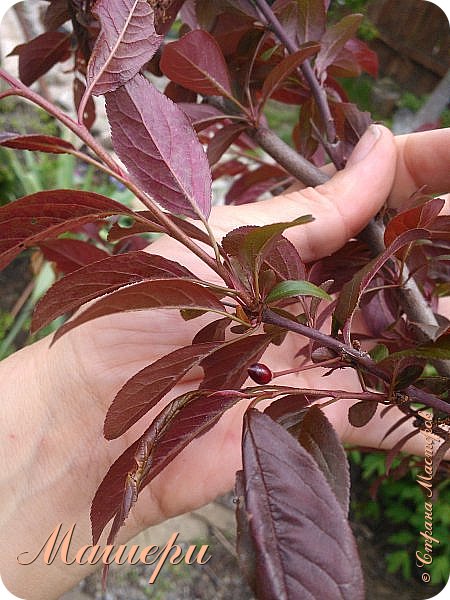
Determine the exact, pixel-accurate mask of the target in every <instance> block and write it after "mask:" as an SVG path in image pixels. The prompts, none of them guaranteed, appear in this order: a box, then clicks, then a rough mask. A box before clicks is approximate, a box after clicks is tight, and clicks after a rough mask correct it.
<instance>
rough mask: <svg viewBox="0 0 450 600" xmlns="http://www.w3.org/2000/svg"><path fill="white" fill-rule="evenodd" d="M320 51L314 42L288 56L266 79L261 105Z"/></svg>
mask: <svg viewBox="0 0 450 600" xmlns="http://www.w3.org/2000/svg"><path fill="white" fill-rule="evenodd" d="M319 49H320V45H319V44H317V43H314V42H307V43H306V44H304V45H303V47H302V48H300V49H299V50H297V52H295V53H294V54H290V55H289V56H286V58H284V59H283V60H282V61H281V62H280V63H279V64H278V65H277V66H276V67H275V68H274V69H272V71H271V72H270V73H269V75H268V77H267V78H266V79H265V81H264V84H263V87H262V91H261V93H262V98H261V103H262V105H264V104H265V103H266V101H267V100H268V99H269V98H270V97H271V96H272V95H273V94H274V93H275V91H276V90H277V89H278V88H279V87H280V86H281V85H282V83H283V82H284V81H285V80H286V79H287V78H288V77H289V75H291V73H293V72H294V71H295V70H296V69H297V67H299V66H300V65H301V64H302V63H303V62H305V60H307V59H308V58H310V57H311V56H313V55H314V54H316V53H317V52H318V51H319Z"/></svg>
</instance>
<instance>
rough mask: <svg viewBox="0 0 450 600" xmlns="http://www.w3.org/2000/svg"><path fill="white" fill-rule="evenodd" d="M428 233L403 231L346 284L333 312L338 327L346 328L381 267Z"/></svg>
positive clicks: (415, 230)
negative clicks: (405, 247) (401, 249)
mask: <svg viewBox="0 0 450 600" xmlns="http://www.w3.org/2000/svg"><path fill="white" fill-rule="evenodd" d="M429 237H430V233H429V232H428V231H426V230H425V229H413V230H411V231H405V232H404V233H402V234H401V235H399V236H398V237H397V239H396V240H395V241H394V242H393V243H392V244H391V245H390V246H389V248H387V249H386V250H385V251H384V252H383V253H382V254H380V255H379V256H378V257H377V258H375V259H373V260H372V261H370V263H368V264H367V265H366V266H365V267H363V268H362V269H361V270H360V271H358V273H356V275H355V276H354V277H353V279H351V280H350V281H349V282H347V283H346V284H345V285H344V287H343V288H342V291H341V293H340V295H339V300H338V303H337V306H336V310H335V312H334V319H335V321H336V323H337V324H338V326H339V327H343V326H344V325H345V326H346V327H348V326H349V325H350V324H351V321H352V319H353V315H354V312H355V310H356V308H357V306H358V304H359V301H360V299H361V296H362V294H363V293H364V292H365V291H366V289H367V287H368V285H369V283H370V282H371V281H372V279H373V278H374V277H375V275H376V274H377V273H378V271H379V270H380V269H381V268H382V266H383V265H384V264H385V263H386V262H387V261H388V260H389V259H390V258H391V257H392V256H393V255H394V254H395V253H396V252H397V251H398V250H400V248H403V246H405V245H407V244H410V243H412V242H414V241H417V240H420V239H427V238H429Z"/></svg>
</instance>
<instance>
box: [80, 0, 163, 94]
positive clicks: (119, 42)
mask: <svg viewBox="0 0 450 600" xmlns="http://www.w3.org/2000/svg"><path fill="white" fill-rule="evenodd" d="M93 13H94V14H95V15H96V16H97V17H98V19H99V21H100V24H101V31H100V33H99V35H98V37H97V40H96V42H95V46H94V49H93V50H92V54H91V58H90V60H89V63H88V67H87V75H86V79H87V85H88V89H89V91H90V92H91V93H92V94H95V95H99V94H105V93H106V92H113V91H114V90H116V89H117V88H118V87H120V86H121V85H123V84H125V83H126V82H127V81H129V80H130V79H132V78H133V77H134V76H135V75H136V74H137V73H139V71H140V70H141V69H142V67H143V66H144V65H145V64H146V63H147V62H148V61H149V60H150V59H151V58H152V56H153V55H154V54H155V52H156V51H157V50H158V48H159V46H160V45H161V42H162V39H163V38H162V36H160V35H158V34H157V33H156V31H155V27H154V14H153V10H152V8H151V7H150V5H149V3H148V2H146V1H145V0H115V2H114V3H112V2H111V1H110V0H97V2H96V3H95V5H94V7H93Z"/></svg>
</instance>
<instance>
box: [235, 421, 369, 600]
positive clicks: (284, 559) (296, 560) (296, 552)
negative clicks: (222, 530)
mask: <svg viewBox="0 0 450 600" xmlns="http://www.w3.org/2000/svg"><path fill="white" fill-rule="evenodd" d="M242 445H243V462H244V478H245V488H244V489H245V491H244V497H245V506H246V512H247V514H248V518H249V526H250V534H251V537H252V540H253V544H254V547H255V551H256V577H255V581H256V589H255V593H256V596H257V597H258V598H261V599H262V600H265V599H267V600H269V599H271V600H272V599H274V598H277V600H278V599H279V600H282V599H285V600H287V599H288V598H307V597H309V598H342V599H348V600H350V599H351V600H362V598H363V597H364V589H363V579H362V573H361V568H360V565H359V560H358V554H357V550H356V544H355V541H354V539H353V536H352V533H351V529H350V526H349V524H348V522H347V520H346V518H345V515H344V512H343V511H342V509H341V506H340V505H339V502H338V500H337V499H336V497H335V495H334V493H333V491H332V490H331V488H330V486H329V484H328V482H327V481H326V479H325V477H324V475H323V473H322V472H321V471H320V469H319V468H318V466H317V464H316V462H315V460H314V459H313V458H312V456H311V455H310V454H309V453H308V452H307V451H306V450H305V449H304V448H303V447H302V446H301V445H300V444H299V443H298V442H297V441H296V440H295V439H294V438H293V437H292V436H291V435H290V434H289V433H287V432H286V431H285V430H284V429H283V428H282V427H281V426H280V425H278V424H277V423H275V422H274V421H273V420H272V419H271V418H270V417H268V416H267V415H265V414H262V413H260V412H258V411H256V410H255V409H250V410H248V411H247V413H246V415H245V417H244V433H243V440H242Z"/></svg>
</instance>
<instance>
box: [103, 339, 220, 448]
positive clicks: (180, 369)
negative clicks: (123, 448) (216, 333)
mask: <svg viewBox="0 0 450 600" xmlns="http://www.w3.org/2000/svg"><path fill="white" fill-rule="evenodd" d="M219 343H220V342H216V343H203V344H195V345H193V346H185V347H184V348H178V349H177V350H174V351H173V352H171V353H170V354H167V355H166V356H163V357H162V358H160V359H158V360H157V361H155V362H154V363H152V364H151V365H149V366H148V367H145V368H144V369H142V370H141V371H139V372H138V373H136V375H134V376H133V377H131V379H129V380H128V381H127V382H126V384H125V385H124V386H123V387H122V388H121V389H120V390H119V392H118V393H117V395H116V397H115V398H114V400H113V403H112V404H111V406H110V407H109V409H108V413H107V415H106V419H105V424H104V428H103V432H104V435H105V437H106V439H107V440H112V439H114V438H117V437H119V436H120V435H122V434H123V433H125V431H127V430H128V429H129V428H130V427H131V426H132V425H134V424H135V423H136V422H137V421H138V420H139V419H140V418H141V417H142V416H144V415H145V414H146V413H147V412H148V411H149V410H150V409H151V408H153V407H154V406H156V404H157V403H158V402H159V401H160V400H161V399H162V398H163V397H164V396H165V395H166V394H167V393H168V392H169V391H170V390H171V389H172V388H173V387H174V386H175V385H176V384H177V383H178V382H179V381H180V379H181V378H182V377H184V376H185V375H186V373H188V371H190V370H191V369H192V368H194V367H196V366H198V365H199V364H200V363H201V361H202V360H203V359H204V358H205V357H206V356H208V355H209V354H211V353H212V352H214V350H215V349H216V348H217V346H218V345H219Z"/></svg>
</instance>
